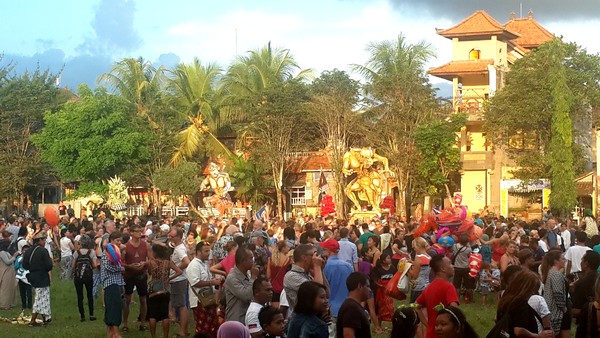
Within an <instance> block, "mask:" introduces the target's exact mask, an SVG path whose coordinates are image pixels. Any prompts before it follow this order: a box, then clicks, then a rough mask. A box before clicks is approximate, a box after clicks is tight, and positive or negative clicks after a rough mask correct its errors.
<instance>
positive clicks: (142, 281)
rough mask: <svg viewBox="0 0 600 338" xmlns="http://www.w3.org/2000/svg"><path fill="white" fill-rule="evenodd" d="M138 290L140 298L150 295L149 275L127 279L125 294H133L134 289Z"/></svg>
mask: <svg viewBox="0 0 600 338" xmlns="http://www.w3.org/2000/svg"><path fill="white" fill-rule="evenodd" d="M134 287H135V289H136V290H137V294H138V295H139V296H140V297H144V296H147V295H148V275H147V274H145V273H144V274H142V275H137V276H134V277H127V278H125V294H126V295H131V294H133V288H134Z"/></svg>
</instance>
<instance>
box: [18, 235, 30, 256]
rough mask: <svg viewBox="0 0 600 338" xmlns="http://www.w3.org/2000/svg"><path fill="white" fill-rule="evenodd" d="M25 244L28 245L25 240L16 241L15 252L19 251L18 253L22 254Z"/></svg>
mask: <svg viewBox="0 0 600 338" xmlns="http://www.w3.org/2000/svg"><path fill="white" fill-rule="evenodd" d="M27 244H29V243H27V240H26V239H25V238H21V239H18V240H17V250H18V251H19V253H21V252H23V247H24V246H25V245H27Z"/></svg>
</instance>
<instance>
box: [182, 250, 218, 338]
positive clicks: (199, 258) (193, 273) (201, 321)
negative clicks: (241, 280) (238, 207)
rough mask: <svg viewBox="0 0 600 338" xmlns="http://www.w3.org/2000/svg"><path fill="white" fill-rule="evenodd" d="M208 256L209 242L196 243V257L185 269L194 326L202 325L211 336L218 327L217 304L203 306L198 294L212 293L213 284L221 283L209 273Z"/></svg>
mask: <svg viewBox="0 0 600 338" xmlns="http://www.w3.org/2000/svg"><path fill="white" fill-rule="evenodd" d="M209 256H210V244H209V243H208V242H200V243H198V244H196V257H194V259H193V260H192V261H191V262H190V264H189V265H188V267H187V269H186V275H187V280H188V282H189V284H190V290H189V293H188V294H189V297H190V308H191V309H192V313H193V314H194V321H195V322H196V327H202V328H203V331H206V333H208V334H210V335H211V336H213V337H214V336H216V335H217V330H218V329H219V316H218V315H217V304H216V303H215V305H213V306H208V307H203V306H202V303H201V302H199V300H198V296H197V294H198V295H200V294H201V293H203V292H209V293H211V294H213V295H214V293H215V286H219V285H220V284H221V278H220V277H215V278H213V275H212V274H211V273H210V265H209V264H208V257H209Z"/></svg>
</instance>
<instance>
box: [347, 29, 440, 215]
mask: <svg viewBox="0 0 600 338" xmlns="http://www.w3.org/2000/svg"><path fill="white" fill-rule="evenodd" d="M367 51H368V52H369V59H368V61H367V63H366V64H365V65H354V67H353V68H354V70H355V71H357V72H358V73H359V74H361V75H362V76H363V77H364V78H365V79H366V81H367V83H366V85H365V88H364V89H365V93H366V97H367V100H368V102H367V107H366V112H365V113H364V114H363V116H364V117H365V118H366V120H367V124H368V127H369V132H368V133H366V141H367V142H368V143H369V145H372V146H374V147H375V148H377V152H378V153H379V154H381V155H383V156H386V157H388V158H389V160H390V162H389V164H390V169H391V170H392V171H393V172H394V175H395V179H396V182H397V185H398V191H399V196H398V199H397V205H398V206H397V210H398V212H400V213H402V214H406V211H407V210H408V209H407V207H406V204H407V203H406V196H407V195H408V193H409V192H410V191H409V190H410V185H411V181H412V179H413V177H414V174H415V171H414V169H415V165H414V161H415V160H417V159H418V153H417V147H416V145H415V138H414V133H415V131H416V130H417V127H418V126H419V125H421V124H423V123H427V122H429V121H430V120H432V119H433V118H435V117H439V116H437V115H439V110H438V107H439V105H438V102H437V101H436V98H435V91H434V89H433V88H432V87H431V85H430V83H429V80H428V77H427V74H426V73H425V63H426V62H427V60H428V59H429V58H430V57H432V56H433V55H434V53H433V51H432V49H431V47H430V45H429V44H427V43H425V42H419V43H417V44H409V43H408V42H407V41H406V38H405V37H404V36H403V35H399V36H398V38H397V39H396V40H392V41H382V42H372V43H370V44H369V45H368V46H367Z"/></svg>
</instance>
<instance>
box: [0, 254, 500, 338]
mask: <svg viewBox="0 0 600 338" xmlns="http://www.w3.org/2000/svg"><path fill="white" fill-rule="evenodd" d="M59 274H60V270H59V269H58V267H57V266H55V269H54V271H53V274H52V275H53V280H52V285H51V293H50V294H51V304H52V323H50V325H48V326H47V327H35V328H30V327H28V326H27V325H19V324H10V323H4V322H0V337H6V338H13V337H19V338H29V337H32V338H33V337H35V338H46V337H47V338H60V337H85V338H95V337H105V336H106V326H105V325H104V321H103V319H104V309H103V308H102V302H101V299H100V298H98V299H97V300H96V302H95V304H94V305H95V311H96V313H95V314H96V317H97V320H96V321H95V322H90V321H89V320H86V321H85V322H80V321H79V311H78V309H77V296H76V294H75V287H74V286H73V283H72V282H70V281H64V282H63V281H61V280H60V278H58V276H59ZM135 298H136V297H134V301H135ZM488 302H489V304H488V305H487V306H485V307H484V306H482V305H481V296H480V295H476V296H475V302H474V303H472V304H463V305H461V306H460V308H461V309H462V310H463V312H464V313H465V315H466V317H467V320H468V321H469V323H470V324H471V325H472V326H473V327H474V328H475V331H477V333H479V336H480V337H485V335H486V334H487V332H488V331H489V330H490V328H491V327H492V326H493V317H494V314H495V308H496V303H495V294H492V295H490V296H488ZM17 305H18V306H17V308H15V309H12V310H0V317H4V318H13V317H15V316H17V315H18V314H19V313H20V312H21V304H20V298H19V302H18V304H17ZM84 307H85V311H86V316H87V317H89V313H87V302H86V301H85V297H84ZM138 313H139V312H138V305H137V303H136V304H132V306H131V313H130V320H129V328H130V331H129V332H127V333H123V337H131V338H134V337H150V333H149V332H147V331H146V332H140V331H139V330H138V326H139V324H137V323H133V322H132V321H131V318H133V319H135V318H137V315H138ZM28 315H29V314H28ZM190 315H191V314H190ZM136 324H137V325H136ZM193 327H194V326H193V319H191V318H190V330H189V332H194V329H193ZM383 327H384V328H388V329H391V323H383ZM176 329H177V325H171V336H173V335H174V334H175V333H176ZM157 334H158V336H159V337H162V329H161V327H160V326H159V327H158V328H157ZM373 336H374V337H376V338H384V337H385V338H388V337H389V331H387V332H386V333H384V334H380V335H378V334H373Z"/></svg>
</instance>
